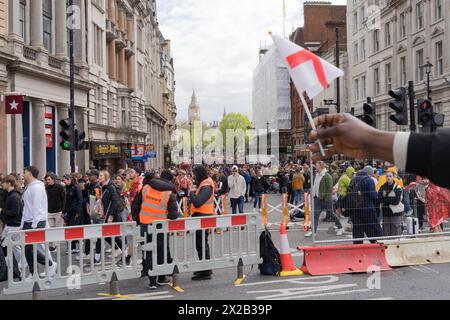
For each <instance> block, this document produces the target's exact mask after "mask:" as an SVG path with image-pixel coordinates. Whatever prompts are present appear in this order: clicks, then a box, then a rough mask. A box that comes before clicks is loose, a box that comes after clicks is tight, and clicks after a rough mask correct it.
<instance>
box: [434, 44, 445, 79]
mask: <svg viewBox="0 0 450 320" xmlns="http://www.w3.org/2000/svg"><path fill="white" fill-rule="evenodd" d="M443 74H444V56H443V51H442V41H439V42H438V43H436V75H437V76H442V75H443Z"/></svg>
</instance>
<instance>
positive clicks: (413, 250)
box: [382, 237, 450, 267]
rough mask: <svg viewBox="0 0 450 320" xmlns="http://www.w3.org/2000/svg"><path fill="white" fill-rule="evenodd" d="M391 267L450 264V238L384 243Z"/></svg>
mask: <svg viewBox="0 0 450 320" xmlns="http://www.w3.org/2000/svg"><path fill="white" fill-rule="evenodd" d="M382 244H383V245H384V246H385V248H386V260H387V262H388V264H389V265H390V266H391V267H402V266H413V265H420V264H432V263H447V262H450V237H432V238H426V239H424V238H417V239H402V240H389V241H383V242H382Z"/></svg>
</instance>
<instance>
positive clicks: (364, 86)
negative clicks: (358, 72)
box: [361, 76, 367, 99]
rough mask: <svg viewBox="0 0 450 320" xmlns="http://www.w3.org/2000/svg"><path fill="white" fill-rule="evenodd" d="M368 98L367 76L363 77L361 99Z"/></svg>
mask: <svg viewBox="0 0 450 320" xmlns="http://www.w3.org/2000/svg"><path fill="white" fill-rule="evenodd" d="M365 97H367V90H366V76H362V77H361V99H364V98H365Z"/></svg>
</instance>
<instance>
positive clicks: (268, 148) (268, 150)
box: [266, 121, 270, 155]
mask: <svg viewBox="0 0 450 320" xmlns="http://www.w3.org/2000/svg"><path fill="white" fill-rule="evenodd" d="M269 124H270V122H269V121H267V123H266V127H267V152H268V154H267V155H270V143H269V141H270V136H269Z"/></svg>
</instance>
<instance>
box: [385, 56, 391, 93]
mask: <svg viewBox="0 0 450 320" xmlns="http://www.w3.org/2000/svg"><path fill="white" fill-rule="evenodd" d="M391 71H392V70H391V64H390V63H388V64H386V92H388V91H389V90H391V89H392V72H391Z"/></svg>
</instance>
